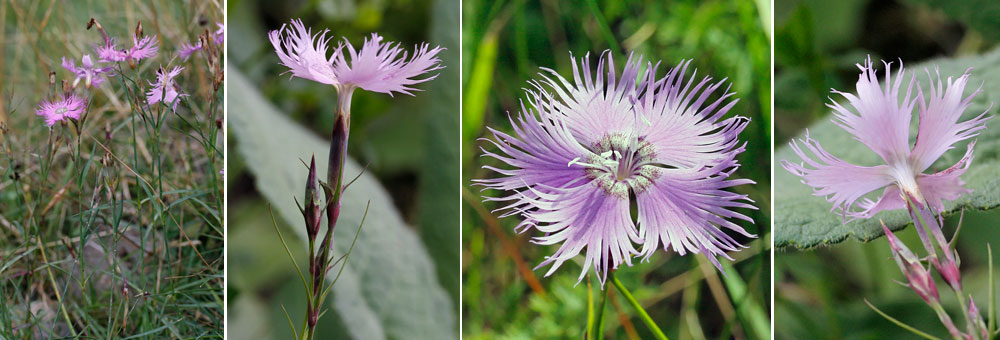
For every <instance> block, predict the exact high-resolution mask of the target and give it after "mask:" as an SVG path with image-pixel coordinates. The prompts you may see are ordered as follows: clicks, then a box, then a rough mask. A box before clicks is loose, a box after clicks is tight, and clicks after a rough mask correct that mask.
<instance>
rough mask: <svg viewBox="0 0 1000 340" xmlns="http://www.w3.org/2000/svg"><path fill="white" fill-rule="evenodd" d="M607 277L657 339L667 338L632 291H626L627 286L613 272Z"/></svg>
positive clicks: (666, 339) (664, 339)
mask: <svg viewBox="0 0 1000 340" xmlns="http://www.w3.org/2000/svg"><path fill="white" fill-rule="evenodd" d="M608 278H610V279H611V283H612V284H614V285H615V287H616V288H618V291H619V292H621V293H622V296H624V297H625V300H626V301H628V303H629V304H630V305H632V308H635V310H636V312H639V318H640V319H642V322H643V323H645V324H646V327H648V328H649V330H650V331H651V332H653V336H654V337H656V339H658V340H668V338H667V335H666V334H663V331H661V330H660V327H659V326H657V325H656V322H654V321H653V318H651V317H649V313H646V310H645V309H643V308H642V305H640V304H639V301H638V300H636V299H635V297H633V296H632V293H631V292H629V291H628V288H625V285H623V284H622V282H621V281H620V280H618V278H617V277H615V272H610V273H608Z"/></svg>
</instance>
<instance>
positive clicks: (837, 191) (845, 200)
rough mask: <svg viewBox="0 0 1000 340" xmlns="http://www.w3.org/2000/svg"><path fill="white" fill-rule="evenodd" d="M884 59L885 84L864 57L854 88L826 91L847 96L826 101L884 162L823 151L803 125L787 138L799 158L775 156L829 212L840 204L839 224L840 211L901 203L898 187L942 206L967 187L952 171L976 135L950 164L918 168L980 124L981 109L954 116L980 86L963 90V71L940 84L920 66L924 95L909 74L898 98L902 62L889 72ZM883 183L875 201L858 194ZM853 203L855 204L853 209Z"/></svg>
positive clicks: (962, 165)
mask: <svg viewBox="0 0 1000 340" xmlns="http://www.w3.org/2000/svg"><path fill="white" fill-rule="evenodd" d="M885 65H886V71H885V85H884V86H883V85H880V83H879V81H878V79H877V76H876V72H875V68H874V67H873V66H872V62H871V59H870V58H869V59H867V60H865V64H864V65H860V64H859V65H858V68H860V69H861V75H860V77H859V79H858V83H857V92H858V94H857V95H854V94H850V93H844V92H840V91H836V90H834V91H833V92H834V93H837V94H840V95H842V96H843V97H844V98H846V99H847V101H848V103H850V105H851V106H852V107H853V110H850V109H848V108H846V107H844V106H842V105H841V104H840V103H837V102H833V103H832V104H827V106H829V107H830V108H832V109H833V110H834V112H833V114H834V118H835V119H834V123H835V124H837V125H838V126H840V127H841V128H843V129H844V130H847V131H848V132H850V133H851V134H852V135H853V136H854V138H855V139H857V140H858V141H860V142H861V143H863V144H864V145H865V146H867V147H868V148H869V149H871V150H872V151H874V152H875V153H876V154H878V155H879V156H880V157H881V158H882V160H883V161H884V162H885V164H882V165H876V166H861V165H855V164H851V163H848V162H846V161H843V160H841V159H839V158H837V157H836V156H834V155H832V154H830V153H828V152H827V151H826V150H824V149H823V147H822V146H820V145H819V143H818V142H816V141H815V140H813V139H812V138H810V137H809V133H808V132H807V133H806V136H805V138H803V139H801V140H800V141H792V142H791V147H792V150H794V151H795V153H796V154H797V155H799V157H801V158H802V160H803V161H804V163H792V162H789V161H787V160H782V161H781V163H782V166H783V167H784V168H785V169H786V170H788V171H789V172H791V173H793V174H795V175H797V176H799V177H802V182H803V183H805V184H807V185H809V186H811V187H813V188H814V189H815V192H814V193H813V194H814V195H816V196H823V197H826V199H827V201H829V202H831V203H833V208H831V211H834V210H837V209H839V210H841V212H842V214H843V215H844V216H845V223H846V222H847V220H846V217H851V218H852V219H853V218H869V217H871V216H873V215H874V214H875V213H878V212H879V211H883V210H895V209H903V208H905V207H906V200H905V198H904V196H903V195H904V193H905V194H906V195H908V196H909V197H910V199H911V200H912V201H914V203H917V204H918V205H919V206H929V207H930V208H933V209H935V210H936V211H941V210H942V209H944V203H943V201H944V200H954V199H956V198H958V197H959V196H960V195H962V194H964V193H967V192H969V190H968V189H966V188H964V187H963V185H964V182H963V181H962V180H961V178H959V176H961V175H962V174H963V173H965V170H966V169H967V168H968V166H969V163H970V161H971V160H972V150H973V147H974V146H975V144H976V143H975V141H972V142H970V143H969V144H968V146H967V149H966V152H965V156H964V157H962V159H961V160H959V161H958V163H956V164H955V165H953V166H951V167H949V168H947V169H945V170H943V171H940V172H937V173H933V174H925V173H924V172H925V171H926V170H927V169H928V168H930V166H931V165H932V164H934V162H935V161H936V160H937V159H938V158H940V157H941V155H942V154H944V152H945V151H947V150H949V149H952V148H953V147H954V144H955V143H958V142H960V141H963V140H966V139H969V138H972V137H974V136H976V135H978V134H979V131H980V130H982V129H984V128H986V121H987V120H988V119H989V117H987V116H986V112H983V113H982V114H980V115H978V116H976V117H975V118H972V119H970V120H967V121H964V122H958V119H959V118H960V117H961V116H962V112H964V111H965V109H966V108H968V106H969V103H970V102H971V101H972V99H973V98H974V97H975V96H976V95H977V94H979V93H980V92H981V89H979V90H976V91H974V92H973V93H972V94H970V95H969V96H967V97H964V98H963V97H962V93H963V91H964V90H965V85H966V83H968V81H969V70H966V72H965V73H964V74H962V76H961V77H959V78H958V79H954V80H953V79H952V78H950V77H949V78H948V82H947V87H945V86H943V84H942V83H941V76H940V74H937V81H935V80H934V79H933V77H931V74H930V72H927V76H928V78H930V91H929V92H928V93H927V94H926V95H925V94H924V92H923V90H922V89H921V87H920V85H919V84H917V86H916V87H917V95H916V97H913V87H914V84H915V83H916V75H912V76H911V78H910V84H909V86H908V87H907V90H906V96H905V97H903V99H902V101H900V98H899V95H900V86H901V84H902V81H903V78H904V73H903V68H902V67H900V69H899V71H898V72H897V73H896V76H895V79H893V77H892V72H891V64H890V63H885ZM935 73H937V72H935ZM914 107H916V108H917V113H918V117H919V125H918V129H917V138H916V143H914V145H913V147H912V148H911V147H910V142H909V141H910V139H909V138H910V120H911V118H912V115H913V114H912V112H913V109H914ZM986 111H987V112H988V111H989V109H987V110H986ZM800 143H801V144H800ZM802 146H805V149H803V147H802ZM806 150H808V151H810V152H806ZM809 153H811V154H813V155H814V156H815V158H814V157H810V155H809ZM882 188H885V190H884V191H883V192H882V197H881V198H879V199H878V200H877V201H874V202H873V201H872V200H870V199H867V198H864V199H862V197H863V196H864V195H866V194H868V193H870V192H873V191H876V190H879V189H882ZM859 200H860V202H859ZM855 203H857V204H858V205H859V206H860V208H861V210H853V209H852V208H853V206H854V204H855Z"/></svg>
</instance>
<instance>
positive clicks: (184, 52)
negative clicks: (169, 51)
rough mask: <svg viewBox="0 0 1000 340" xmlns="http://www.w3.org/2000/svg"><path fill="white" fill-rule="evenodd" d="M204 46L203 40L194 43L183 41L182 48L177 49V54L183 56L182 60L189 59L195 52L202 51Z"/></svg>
mask: <svg viewBox="0 0 1000 340" xmlns="http://www.w3.org/2000/svg"><path fill="white" fill-rule="evenodd" d="M201 48H202V43H201V41H198V42H197V43H195V44H194V45H191V44H189V43H186V42H185V43H181V48H180V49H178V50H177V56H179V57H181V59H182V60H187V59H188V58H190V57H191V55H192V54H194V53H195V52H198V51H200V50H201Z"/></svg>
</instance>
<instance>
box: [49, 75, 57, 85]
mask: <svg viewBox="0 0 1000 340" xmlns="http://www.w3.org/2000/svg"><path fill="white" fill-rule="evenodd" d="M55 84H56V73H55V72H49V85H55Z"/></svg>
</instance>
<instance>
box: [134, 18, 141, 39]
mask: <svg viewBox="0 0 1000 340" xmlns="http://www.w3.org/2000/svg"><path fill="white" fill-rule="evenodd" d="M135 38H136V39H139V38H142V20H139V23H138V24H136V25H135Z"/></svg>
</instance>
